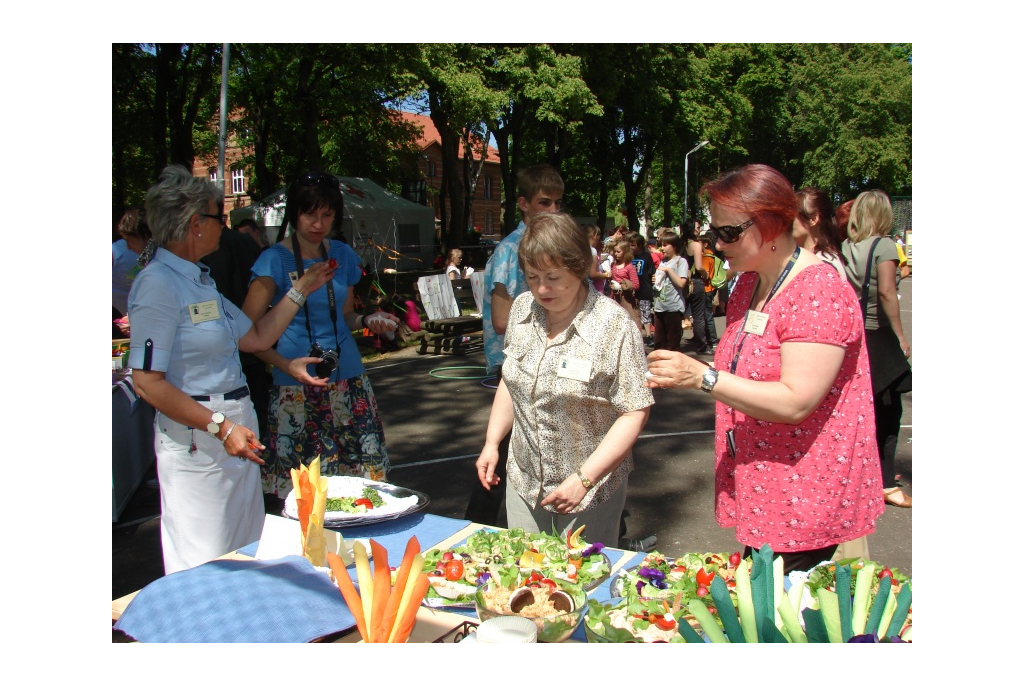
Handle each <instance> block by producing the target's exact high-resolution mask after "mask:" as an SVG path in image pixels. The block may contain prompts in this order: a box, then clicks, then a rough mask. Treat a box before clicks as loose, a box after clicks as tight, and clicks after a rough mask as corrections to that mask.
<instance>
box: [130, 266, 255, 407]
mask: <svg viewBox="0 0 1024 685" xmlns="http://www.w3.org/2000/svg"><path fill="white" fill-rule="evenodd" d="M128 316H129V318H130V319H131V322H132V342H131V352H130V354H129V357H128V365H129V366H131V367H132V368H133V369H146V370H149V371H163V372H164V374H165V378H166V379H167V381H168V382H169V383H170V384H171V385H173V386H174V387H176V388H178V389H180V390H181V391H183V392H184V393H185V394H186V395H219V394H221V393H227V392H231V391H232V390H236V389H238V388H239V387H241V386H242V385H244V384H245V375H244V374H243V373H242V363H241V362H240V361H239V359H238V341H239V340H240V339H241V338H242V336H244V335H245V334H246V333H248V332H249V329H250V328H252V322H251V321H250V320H249V317H247V316H246V315H245V314H243V313H242V312H241V310H239V309H238V307H236V306H235V305H234V304H232V302H231V301H230V300H228V299H227V298H226V297H223V296H221V294H220V293H219V292H217V285H216V284H215V283H214V282H213V279H212V278H210V269H209V268H208V267H207V266H206V265H205V264H195V263H193V262H190V261H188V260H185V259H182V258H181V257H178V256H177V255H175V254H173V253H171V252H168V251H167V250H164V249H157V251H156V252H155V253H154V255H153V259H152V260H151V261H150V262H149V264H148V265H146V268H144V269H143V270H142V271H140V272H139V274H138V275H137V276H136V277H135V281H134V283H132V289H131V292H130V293H129V295H128ZM147 357H148V363H147Z"/></svg>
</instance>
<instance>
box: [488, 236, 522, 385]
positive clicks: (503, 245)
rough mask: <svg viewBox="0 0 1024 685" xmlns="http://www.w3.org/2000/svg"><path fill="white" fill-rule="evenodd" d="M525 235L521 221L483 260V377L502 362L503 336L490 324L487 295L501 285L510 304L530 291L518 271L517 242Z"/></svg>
mask: <svg viewBox="0 0 1024 685" xmlns="http://www.w3.org/2000/svg"><path fill="white" fill-rule="evenodd" d="M525 232H526V224H525V223H523V222H522V221H520V222H519V226H517V227H516V230H514V231H512V232H511V233H509V234H508V235H507V236H505V238H504V239H502V241H501V242H500V243H498V246H497V247H496V248H494V254H492V255H491V258H490V259H488V260H487V267H486V269H485V270H484V306H483V311H482V312H480V314H481V317H482V318H483V323H484V331H483V333H484V360H485V361H486V362H487V373H493V372H494V371H495V370H496V369H497V368H498V367H499V366H501V365H502V364H503V363H504V361H505V350H504V348H505V336H504V335H498V334H497V333H496V332H495V330H494V325H493V324H492V323H491V293H492V292H493V291H494V286H495V284H497V283H501V284H502V285H503V286H505V291H506V292H507V293H508V294H509V297H511V298H512V299H513V300H515V299H516V297H517V296H518V295H521V294H522V293H524V292H526V291H527V290H529V289H530V288H529V287H528V286H527V285H526V274H524V273H523V270H522V269H520V268H519V241H521V240H522V239H523V233H525Z"/></svg>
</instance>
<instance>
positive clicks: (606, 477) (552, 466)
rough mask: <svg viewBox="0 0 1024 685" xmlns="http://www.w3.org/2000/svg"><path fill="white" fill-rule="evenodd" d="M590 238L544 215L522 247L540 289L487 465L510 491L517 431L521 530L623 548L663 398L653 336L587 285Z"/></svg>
mask: <svg viewBox="0 0 1024 685" xmlns="http://www.w3.org/2000/svg"><path fill="white" fill-rule="evenodd" d="M592 262H593V260H592V258H591V252H590V246H589V244H588V242H587V236H586V234H585V233H584V231H583V229H582V228H580V227H579V226H578V225H577V224H576V222H575V221H573V220H572V218H571V217H569V216H567V215H564V214H540V215H538V216H536V217H534V219H533V220H532V221H531V222H530V225H529V227H528V228H527V229H526V232H525V233H524V235H523V239H522V242H521V243H520V244H519V264H520V266H521V267H522V269H523V271H524V273H525V274H526V281H527V284H528V285H529V287H530V291H529V292H527V293H523V294H522V295H520V296H519V297H517V298H516V300H515V302H514V303H513V305H512V310H511V312H510V313H509V327H508V329H507V331H506V333H505V364H504V366H503V367H502V376H501V382H500V383H499V384H498V390H497V393H496V394H495V398H494V404H493V406H492V407H491V418H490V421H489V423H488V425H487V436H486V442H485V444H484V447H483V449H482V450H481V452H480V457H479V458H478V459H477V462H476V468H477V475H478V477H479V478H480V482H481V484H482V485H483V487H484V488H486V489H488V490H489V489H490V488H491V487H493V486H495V485H497V484H498V481H499V479H498V477H497V476H496V475H495V473H494V470H495V465H496V464H497V462H498V444H499V443H500V442H501V441H502V439H504V437H505V436H506V435H508V433H509V431H511V433H512V436H511V443H510V448H509V460H508V482H509V484H510V485H511V486H512V487H509V488H507V489H506V491H505V503H506V509H507V513H508V527H509V528H523V529H524V530H527V531H532V532H540V531H543V532H550V531H551V530H552V528H553V527H554V529H556V530H559V531H564V530H565V529H566V528H567V527H570V526H571V527H574V528H579V527H580V526H582V525H586V526H587V530H586V539H587V540H588V541H589V542H603V543H604V544H606V545H610V546H616V545H618V540H619V520H620V516H621V513H622V508H623V505H624V504H625V501H626V484H627V479H628V477H629V472H630V471H632V470H633V459H632V451H631V450H632V447H633V443H634V442H635V441H636V438H637V436H638V435H640V431H641V430H642V429H643V427H644V424H645V423H646V422H647V417H648V415H649V413H650V406H651V405H652V404H654V397H653V395H652V393H651V391H650V389H648V388H646V387H644V376H643V374H644V370H645V368H646V364H645V362H644V347H643V341H642V340H641V338H640V332H639V330H638V329H637V328H636V326H633V325H631V323H630V319H629V316H628V314H627V313H626V311H625V310H624V309H622V308H621V307H620V306H618V305H617V304H616V303H615V302H614V301H612V300H611V299H610V298H607V297H604V296H602V295H600V294H598V292H597V291H596V290H594V289H593V288H592V287H591V286H590V284H589V282H588V281H587V275H588V274H589V273H590V269H591V266H592Z"/></svg>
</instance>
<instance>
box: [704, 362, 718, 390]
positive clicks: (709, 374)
mask: <svg viewBox="0 0 1024 685" xmlns="http://www.w3.org/2000/svg"><path fill="white" fill-rule="evenodd" d="M717 382H718V370H717V369H712V368H711V367H710V366H709V367H708V368H707V369H706V370H705V371H704V375H703V376H701V378H700V389H701V390H703V391H704V392H707V393H710V392H711V389H712V388H714V387H715V383H717Z"/></svg>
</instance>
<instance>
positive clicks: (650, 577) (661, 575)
mask: <svg viewBox="0 0 1024 685" xmlns="http://www.w3.org/2000/svg"><path fill="white" fill-rule="evenodd" d="M639 575H640V577H641V578H643V579H644V580H646V581H647V582H648V583H650V584H651V585H653V586H654V587H656V588H658V589H659V590H664V589H665V588H667V587H668V583H666V582H665V572H664V571H662V570H660V569H656V568H653V567H650V566H647V567H644V568H642V569H640V571H639ZM639 589H640V584H639V582H638V583H637V590H639Z"/></svg>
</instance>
